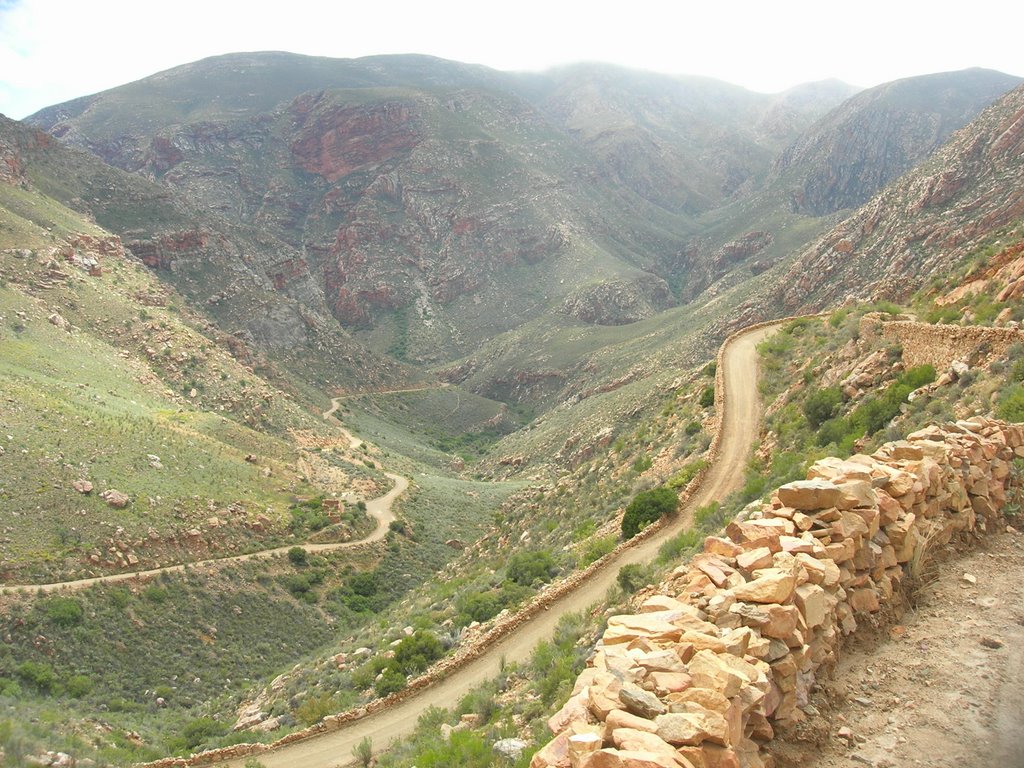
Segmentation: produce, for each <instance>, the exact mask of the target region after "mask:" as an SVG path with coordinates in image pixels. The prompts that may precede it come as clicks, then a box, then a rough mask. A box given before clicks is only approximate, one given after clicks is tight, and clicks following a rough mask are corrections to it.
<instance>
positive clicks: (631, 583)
mask: <svg viewBox="0 0 1024 768" xmlns="http://www.w3.org/2000/svg"><path fill="white" fill-rule="evenodd" d="M650 580H651V572H650V569H649V568H647V567H646V566H643V565H641V564H640V563H627V564H626V565H624V566H622V567H621V568H619V573H618V575H617V576H616V577H615V581H616V582H618V585H619V586H620V587H621V588H622V591H623V592H625V593H626V594H628V595H631V594H633V593H634V592H636V591H637V590H638V589H640V588H641V587H646V586H647V585H648V584H649V583H650Z"/></svg>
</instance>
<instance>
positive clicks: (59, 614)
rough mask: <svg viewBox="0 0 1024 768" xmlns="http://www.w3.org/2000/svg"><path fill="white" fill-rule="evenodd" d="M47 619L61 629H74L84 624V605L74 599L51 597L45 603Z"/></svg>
mask: <svg viewBox="0 0 1024 768" xmlns="http://www.w3.org/2000/svg"><path fill="white" fill-rule="evenodd" d="M43 607H44V610H45V611H46V618H47V619H49V620H50V621H52V622H53V623H54V624H56V625H57V626H59V627H74V626H76V625H78V624H81V623H82V615H83V611H82V604H81V603H79V602H78V601H77V600H75V599H74V598H73V597H50V598H47V599H46V600H45V601H44V603H43Z"/></svg>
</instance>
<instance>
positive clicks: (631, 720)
mask: <svg viewBox="0 0 1024 768" xmlns="http://www.w3.org/2000/svg"><path fill="white" fill-rule="evenodd" d="M673 695H675V694H673ZM604 724H605V732H606V733H609V732H610V731H611V730H614V729H616V728H631V729H632V730H634V731H647V732H648V733H654V732H655V731H657V730H658V726H657V725H655V724H654V721H653V720H648V719H647V718H646V717H640V716H639V715H634V714H633V713H632V712H627V711H626V710H624V709H613V710H612V711H611V712H609V713H608V717H607V719H605V721H604Z"/></svg>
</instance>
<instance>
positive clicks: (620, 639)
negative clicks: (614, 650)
mask: <svg viewBox="0 0 1024 768" xmlns="http://www.w3.org/2000/svg"><path fill="white" fill-rule="evenodd" d="M680 613H682V612H681V611H656V612H649V613H634V614H623V615H619V616H612V617H610V618H609V619H608V628H607V629H605V631H604V636H603V638H602V642H603V643H604V644H605V645H612V644H614V643H628V642H629V641H631V640H635V639H636V638H638V637H645V638H648V639H650V640H653V641H655V642H659V643H664V642H672V641H675V640H678V639H679V638H680V636H681V635H682V634H683V630H682V628H681V627H678V626H676V625H675V624H673V623H672V620H673V619H677V618H682V617H689V616H690V614H683V616H679V615H677V614H680Z"/></svg>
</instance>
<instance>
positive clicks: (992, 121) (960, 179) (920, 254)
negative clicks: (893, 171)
mask: <svg viewBox="0 0 1024 768" xmlns="http://www.w3.org/2000/svg"><path fill="white" fill-rule="evenodd" d="M1021 125H1024V86H1021V87H1018V88H1015V89H1014V90H1013V91H1011V92H1010V93H1008V94H1007V95H1006V96H1005V97H1003V98H1002V99H1000V100H999V101H998V102H997V103H996V104H995V105H993V106H992V107H991V108H989V109H987V110H985V112H983V113H982V114H981V115H980V116H979V117H978V118H977V119H976V120H974V121H973V122H972V123H971V124H970V125H968V126H967V127H966V128H964V129H962V130H960V131H958V132H957V133H956V134H954V136H953V137H952V138H951V139H950V141H949V142H948V143H947V144H946V145H945V146H943V147H942V148H941V149H940V150H938V151H937V152H936V153H935V154H934V155H933V156H932V158H931V159H930V160H929V162H927V163H925V164H923V165H922V166H920V167H919V168H917V169H916V170H914V171H912V172H910V173H908V174H906V175H905V176H903V177H902V178H901V179H899V180H898V181H896V182H895V183H893V184H891V185H890V186H889V187H887V188H886V189H885V190H884V191H883V192H882V193H880V194H879V195H877V196H876V197H875V198H873V199H872V200H871V201H870V202H869V203H867V204H866V205H864V206H863V207H862V208H861V209H860V210H858V211H857V212H856V213H855V214H854V215H853V216H851V217H850V218H848V219H847V220H846V221H844V222H842V223H841V224H839V225H838V226H836V227H835V228H833V229H832V230H831V231H830V232H828V233H827V234H826V235H825V236H823V237H822V238H821V239H820V240H819V241H818V242H817V243H815V244H814V245H813V246H812V247H810V248H808V249H807V250H806V251H804V252H803V253H802V254H801V255H800V256H799V257H798V258H797V259H796V260H795V261H794V263H793V265H792V267H791V268H790V269H789V270H788V271H787V272H786V273H785V274H784V275H782V276H781V279H779V280H778V281H777V282H776V288H775V289H774V291H771V292H766V293H765V294H764V295H762V296H761V297H760V298H759V299H757V300H755V302H753V303H755V304H756V303H760V304H761V305H763V306H771V307H772V308H773V311H776V312H777V311H778V306H779V305H780V304H781V306H782V308H783V309H784V310H786V311H790V312H794V313H795V312H797V311H801V310H805V309H808V308H812V307H813V308H816V307H822V306H836V305H838V304H841V303H842V301H843V300H845V299H846V298H848V297H854V298H861V299H893V300H902V299H905V298H906V297H908V296H910V294H911V293H913V291H915V290H916V289H918V288H920V287H921V286H922V285H923V284H924V283H925V282H927V281H928V279H929V278H931V277H933V276H935V275H942V274H946V273H948V272H949V271H950V270H951V268H952V267H953V265H955V264H957V263H958V262H959V261H960V260H961V259H963V258H964V257H965V256H967V255H968V254H970V253H971V252H972V251H973V250H974V249H976V248H977V247H978V245H979V244H980V243H981V242H982V241H983V240H984V239H985V238H986V237H988V236H990V235H992V234H993V233H995V232H997V231H998V230H999V229H1000V228H1002V227H1004V226H1006V225H1007V224H1009V223H1010V222H1013V221H1016V220H1017V219H1019V218H1020V217H1021V216H1024V130H1022V129H1021V128H1020V126H1021Z"/></svg>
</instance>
